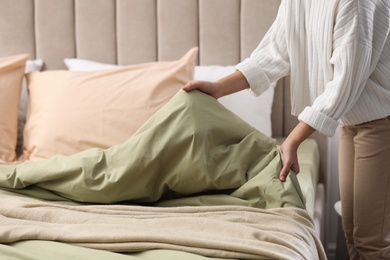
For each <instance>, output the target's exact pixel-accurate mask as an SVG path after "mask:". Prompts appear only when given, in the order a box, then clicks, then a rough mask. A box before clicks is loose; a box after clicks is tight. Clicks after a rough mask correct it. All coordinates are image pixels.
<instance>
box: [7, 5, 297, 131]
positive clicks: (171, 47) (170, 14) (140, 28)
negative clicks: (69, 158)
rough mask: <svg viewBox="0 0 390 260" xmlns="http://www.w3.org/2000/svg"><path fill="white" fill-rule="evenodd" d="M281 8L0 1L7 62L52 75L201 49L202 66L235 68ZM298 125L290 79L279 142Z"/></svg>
mask: <svg viewBox="0 0 390 260" xmlns="http://www.w3.org/2000/svg"><path fill="white" fill-rule="evenodd" d="M279 4H280V0H0V6H1V8H0V57H2V56H8V55H13V54H20V53H28V54H29V55H30V58H31V59H35V58H40V59H43V60H44V62H45V67H44V69H45V70H53V69H65V66H64V63H63V59H64V58H72V57H77V58H82V59H90V60H95V61H99V62H104V63H114V64H120V65H130V64H137V63H142V62H150V61H167V60H173V59H177V58H179V57H181V56H182V55H183V54H184V53H185V52H186V51H187V50H188V49H190V48H191V47H193V46H199V60H198V63H199V65H235V64H237V63H238V62H240V61H241V60H243V59H244V58H245V57H247V56H249V55H250V53H251V52H252V51H253V49H254V48H255V47H256V46H257V45H258V43H259V41H260V40H261V38H262V37H263V36H264V34H265V33H266V31H267V29H268V28H269V26H270V25H271V23H272V22H273V20H274V18H275V16H276V13H277V10H278V7H279ZM295 124H296V118H295V117H292V116H290V95H289V79H288V78H285V79H282V80H280V82H278V85H277V87H276V93H275V100H274V106H273V114H272V127H273V134H274V136H275V137H279V136H286V135H287V134H288V133H289V132H290V131H291V129H292V128H293V126H294V125H295Z"/></svg>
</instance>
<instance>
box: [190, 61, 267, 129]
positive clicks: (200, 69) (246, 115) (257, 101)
mask: <svg viewBox="0 0 390 260" xmlns="http://www.w3.org/2000/svg"><path fill="white" fill-rule="evenodd" d="M235 70H236V68H235V66H196V67H195V76H194V78H195V79H196V80H206V81H217V80H218V79H220V78H222V77H224V76H227V75H229V74H231V73H233V72H234V71H235ZM273 100H274V87H270V88H269V89H267V90H266V91H265V92H264V93H263V94H262V95H260V96H258V97H256V96H254V95H253V94H251V93H250V91H249V90H242V91H239V92H236V93H233V94H230V95H228V96H224V97H222V98H220V99H219V102H221V104H222V105H224V106H225V107H226V108H228V109H229V110H230V111H232V112H233V113H235V114H236V115H238V116H239V117H241V118H242V119H244V120H245V121H246V122H248V123H249V124H250V125H252V126H253V127H255V128H256V129H258V130H259V131H260V132H262V133H264V134H266V135H267V136H272V125H271V110H272V103H273Z"/></svg>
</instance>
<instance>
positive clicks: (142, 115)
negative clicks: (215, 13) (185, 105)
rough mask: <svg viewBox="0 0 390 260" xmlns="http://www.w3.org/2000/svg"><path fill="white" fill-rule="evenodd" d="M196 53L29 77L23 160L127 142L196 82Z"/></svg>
mask: <svg viewBox="0 0 390 260" xmlns="http://www.w3.org/2000/svg"><path fill="white" fill-rule="evenodd" d="M197 52H198V49H197V48H193V49H191V50H190V51H189V52H188V53H186V54H185V55H184V56H183V57H182V58H181V59H180V60H177V61H171V62H152V63H145V64H140V65H132V66H125V67H122V68H120V69H113V70H104V71H92V72H74V71H45V72H33V73H30V74H29V75H28V77H27V79H28V89H29V94H30V100H29V106H28V111H27V121H26V126H25V129H24V149H23V160H27V161H37V160H43V159H47V158H49V157H51V156H53V155H55V154H59V153H60V154H65V155H70V154H74V153H77V152H79V151H82V150H85V149H88V148H92V147H101V148H107V147H110V146H112V145H115V144H118V143H121V142H124V141H125V140H127V139H128V138H129V137H130V136H131V135H132V134H133V133H134V132H135V131H137V129H138V128H139V127H140V126H141V125H142V124H143V123H144V122H145V121H147V120H148V119H149V118H150V117H151V116H152V115H153V114H154V113H155V112H156V111H157V110H158V109H159V108H160V107H162V106H163V105H164V104H165V103H167V102H168V101H169V100H170V99H171V97H173V96H174V95H175V94H176V93H177V91H178V90H179V89H181V87H182V86H183V85H184V84H185V83H187V82H188V81H189V80H191V79H192V78H193V73H194V67H195V62H196V59H197Z"/></svg>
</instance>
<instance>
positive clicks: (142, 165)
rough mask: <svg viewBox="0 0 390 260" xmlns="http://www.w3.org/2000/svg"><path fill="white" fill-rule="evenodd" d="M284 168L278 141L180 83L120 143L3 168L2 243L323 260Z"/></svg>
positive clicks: (0, 184) (301, 200)
mask: <svg viewBox="0 0 390 260" xmlns="http://www.w3.org/2000/svg"><path fill="white" fill-rule="evenodd" d="M281 166H282V161H281V156H280V150H279V146H278V145H277V141H276V140H274V139H272V138H269V137H267V136H266V135H264V134H262V133H261V132H259V131H257V130H256V129H255V128H254V127H252V126H250V125H249V124H247V123H246V122H245V121H243V120H242V119H241V118H239V117H238V116H237V115H235V114H234V113H232V112H231V111H229V110H228V109H226V108H225V107H224V106H222V105H221V104H220V103H219V102H217V101H216V100H215V99H214V98H212V97H210V96H208V95H206V94H203V93H201V92H198V91H192V92H190V93H186V92H184V91H179V92H178V93H177V94H176V95H175V96H174V97H173V98H172V99H171V100H170V101H169V102H168V103H167V104H166V105H164V106H163V107H162V108H161V109H159V110H158V111H157V112H156V113H155V114H154V115H153V116H152V117H151V118H150V119H149V120H148V121H147V122H146V123H145V124H143V125H142V127H141V128H140V129H139V130H138V131H137V132H136V133H135V134H134V135H132V136H131V137H130V138H129V139H128V140H126V141H125V142H123V143H121V144H117V145H114V146H112V147H110V148H107V149H101V148H92V149H88V150H85V151H83V152H80V153H76V154H73V155H70V156H65V155H56V156H53V157H51V158H49V159H47V160H44V161H37V162H25V163H22V164H18V165H11V164H6V165H0V172H1V175H0V187H2V190H1V192H0V198H1V199H0V217H1V218H2V219H1V221H0V230H1V232H0V233H1V234H6V235H3V236H0V240H1V242H2V243H3V244H8V245H9V246H6V245H3V246H2V247H0V250H4V252H6V253H7V254H8V253H9V254H12V252H13V250H15V248H17V247H18V246H20V245H21V246H22V247H23V242H22V241H23V240H26V239H27V240H29V241H27V244H28V243H29V242H30V240H52V241H57V242H66V243H67V244H69V246H71V245H72V246H77V247H78V246H82V247H87V248H91V249H104V250H108V251H112V252H123V253H125V254H124V255H126V256H127V254H128V253H129V254H130V255H131V256H134V255H133V253H132V252H133V251H143V250H149V249H152V250H155V249H157V250H178V251H184V252H186V253H188V254H190V255H191V256H193V255H192V254H197V255H201V256H203V257H217V258H240V259H326V256H325V254H324V251H323V248H322V246H321V242H320V240H319V238H318V237H317V235H316V233H315V231H314V227H313V223H312V220H311V217H310V216H309V215H308V214H307V211H306V210H305V209H304V207H305V205H304V198H303V195H302V193H301V189H300V186H299V184H298V181H297V177H296V175H295V174H294V173H293V172H291V173H290V174H289V177H288V179H287V180H286V182H280V181H279V179H278V174H279V171H280V169H281ZM112 203H120V204H121V205H110V204H112ZM88 223H89V224H88ZM112 223H115V225H113V224H112ZM81 224H82V225H81ZM113 229H115V232H111V231H112V230H113ZM71 230H74V232H70V231H71ZM121 230H122V232H121ZM210 230H212V232H210ZM282 231H283V232H282ZM88 234H90V235H88ZM286 241H288V242H286ZM31 242H32V241H31ZM40 242H41V243H43V241H40ZM57 242H55V243H57ZM32 243H34V242H32ZM35 243H38V244H39V241H36V242H35ZM51 243H53V242H49V243H48V244H47V245H51ZM30 245H31V244H30ZM65 247H66V246H65ZM27 250H28V247H27ZM77 250H78V249H77ZM77 250H76V251H77ZM0 252H1V251H0ZM17 252H19V251H17ZM22 252H23V250H22ZM94 252H95V251H94ZM99 252H100V251H99ZM170 252H171V251H170ZM106 253H107V252H104V254H106ZM171 253H172V252H171ZM113 254H114V253H113ZM115 254H116V253H115ZM48 257H52V256H49V255H48ZM183 259H184V258H183ZM200 259H201V258H200Z"/></svg>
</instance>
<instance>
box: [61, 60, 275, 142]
mask: <svg viewBox="0 0 390 260" xmlns="http://www.w3.org/2000/svg"><path fill="white" fill-rule="evenodd" d="M64 63H65V65H66V67H67V68H68V69H69V70H72V71H95V70H105V69H114V68H118V67H120V66H118V65H112V64H105V63H100V62H95V61H91V60H84V59H73V58H67V59H65V60H64ZM235 70H236V69H235V66H196V67H195V76H194V78H195V79H197V80H206V81H216V80H218V79H220V78H222V77H224V76H227V75H229V74H230V73H233V72H234V71H235ZM273 99H274V88H273V87H270V88H269V89H267V90H266V91H265V92H264V93H263V94H262V95H261V96H258V97H256V96H254V95H252V94H251V93H250V92H249V91H248V90H243V91H240V92H237V93H234V94H231V95H228V96H225V97H222V98H220V99H219V102H220V103H221V104H222V105H224V106H225V107H226V108H228V109H229V110H231V111H232V112H233V113H235V114H236V115H238V116H239V117H241V118H242V119H244V120H245V121H246V122H247V123H249V124H250V125H252V126H253V127H255V128H256V129H258V130H259V131H260V132H262V133H264V134H266V135H267V136H270V137H271V136H272V125H271V111H272V103H273Z"/></svg>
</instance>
